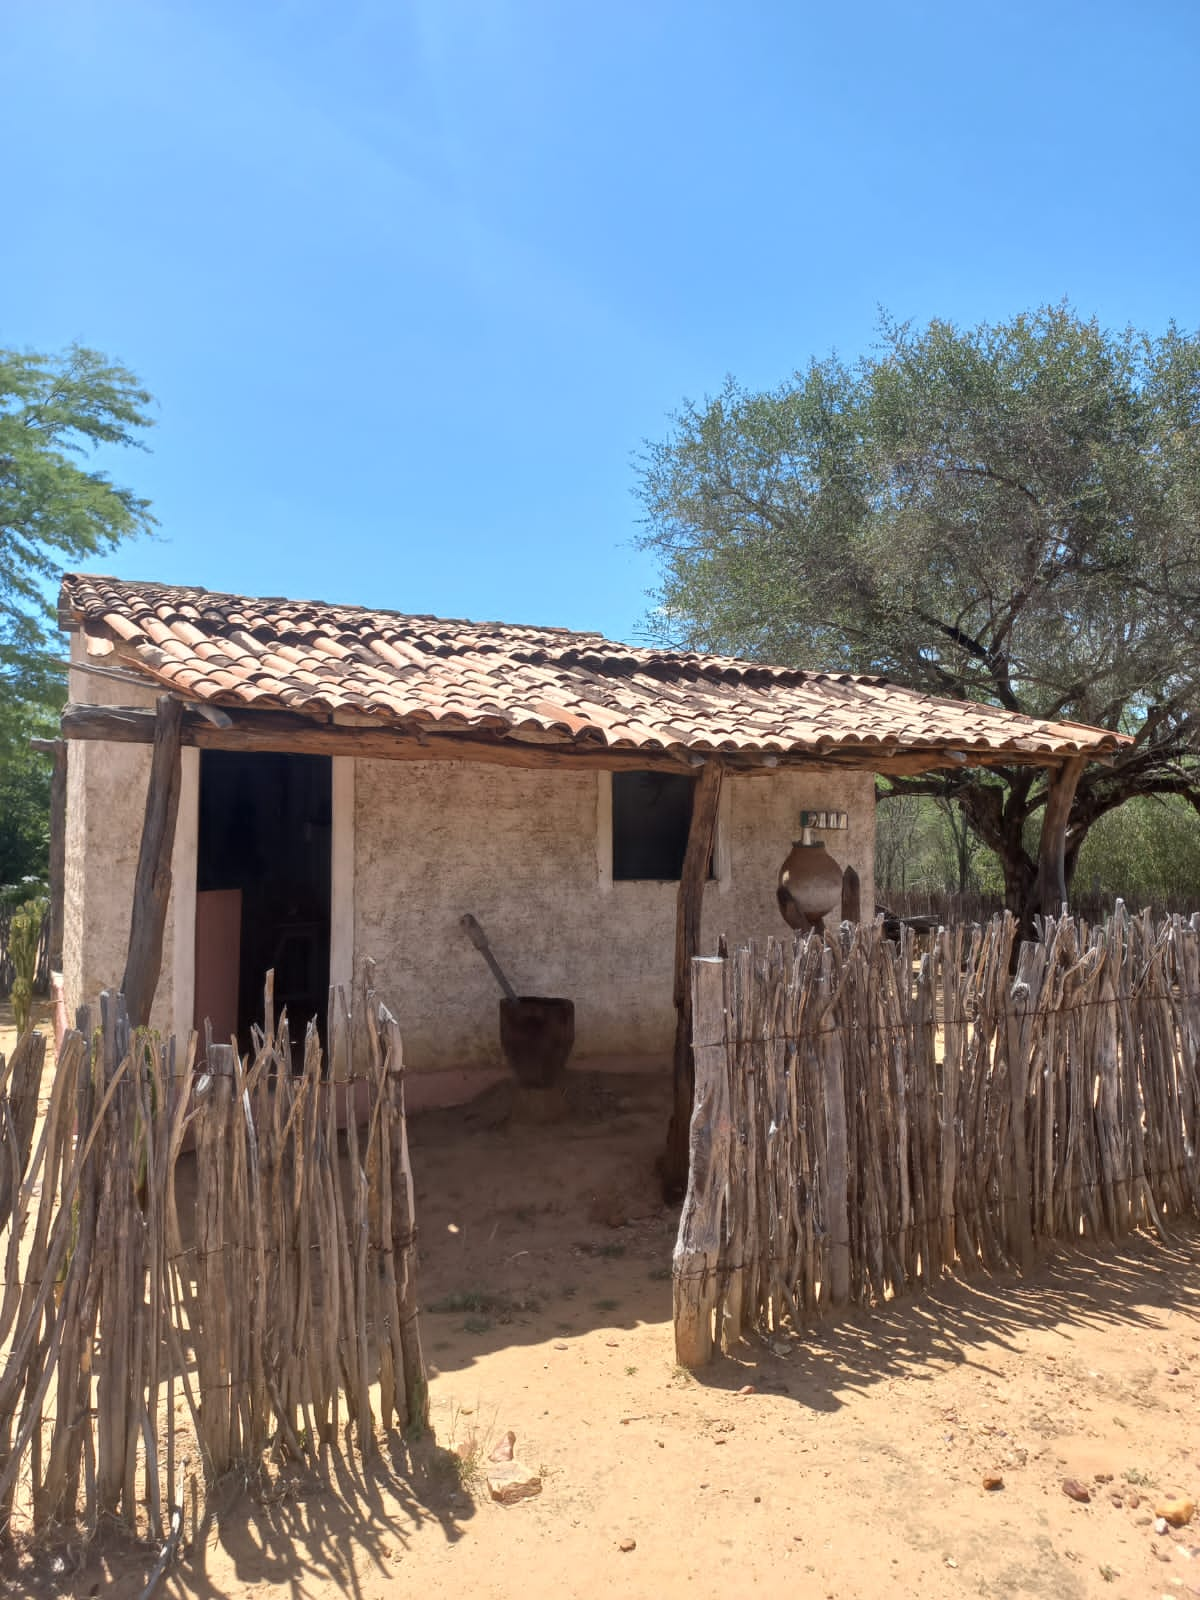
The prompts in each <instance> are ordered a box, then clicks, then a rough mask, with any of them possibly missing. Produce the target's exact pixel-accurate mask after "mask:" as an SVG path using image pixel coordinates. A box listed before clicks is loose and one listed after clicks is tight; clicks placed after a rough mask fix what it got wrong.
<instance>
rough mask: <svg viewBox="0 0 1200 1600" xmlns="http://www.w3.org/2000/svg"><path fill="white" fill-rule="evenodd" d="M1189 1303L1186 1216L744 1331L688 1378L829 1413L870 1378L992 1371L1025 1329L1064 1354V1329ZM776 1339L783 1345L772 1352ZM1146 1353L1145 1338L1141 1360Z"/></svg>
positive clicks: (1197, 1266)
mask: <svg viewBox="0 0 1200 1600" xmlns="http://www.w3.org/2000/svg"><path fill="white" fill-rule="evenodd" d="M1197 1309H1200V1229H1196V1228H1194V1227H1193V1226H1191V1225H1186V1226H1181V1227H1178V1228H1177V1229H1176V1230H1175V1232H1174V1233H1173V1236H1172V1239H1171V1242H1170V1243H1167V1244H1164V1243H1163V1242H1162V1241H1161V1240H1159V1239H1156V1238H1151V1237H1150V1236H1148V1235H1143V1234H1139V1235H1134V1236H1131V1237H1129V1238H1126V1239H1124V1240H1122V1241H1121V1243H1120V1244H1117V1245H1098V1246H1096V1247H1094V1248H1081V1249H1078V1250H1065V1251H1062V1252H1060V1253H1057V1254H1055V1255H1054V1256H1053V1257H1051V1258H1050V1259H1049V1260H1047V1261H1045V1262H1044V1263H1042V1264H1041V1265H1040V1266H1039V1267H1038V1268H1037V1269H1036V1270H1035V1271H1034V1272H1033V1273H1032V1274H1030V1276H1029V1277H1028V1278H1017V1277H1016V1276H1015V1275H1009V1274H1006V1273H998V1274H989V1273H983V1272H978V1273H975V1274H973V1275H971V1276H970V1277H965V1276H964V1277H956V1278H953V1279H946V1280H945V1281H944V1282H942V1283H941V1284H939V1285H938V1286H936V1287H935V1288H933V1289H931V1290H930V1291H929V1292H928V1293H923V1294H919V1295H914V1296H911V1297H908V1296H905V1297H903V1298H897V1299H894V1300H890V1301H888V1302H887V1303H885V1304H884V1305H882V1306H880V1307H878V1308H877V1309H872V1310H864V1309H861V1308H859V1309H855V1310H853V1311H847V1312H844V1313H840V1314H838V1315H837V1317H836V1320H835V1319H830V1320H829V1321H825V1322H818V1323H814V1324H813V1325H812V1326H811V1327H808V1328H806V1329H804V1330H803V1331H802V1332H800V1333H796V1334H792V1333H772V1334H769V1335H766V1336H763V1335H759V1334H751V1335H749V1336H748V1337H747V1338H746V1339H744V1340H743V1341H742V1342H741V1343H740V1344H739V1345H738V1346H737V1347H736V1348H735V1350H734V1351H733V1353H732V1355H731V1356H730V1357H729V1358H728V1359H725V1360H720V1359H718V1360H717V1361H715V1362H714V1363H713V1364H712V1365H711V1366H708V1367H704V1368H701V1369H699V1370H698V1371H696V1372H695V1373H694V1374H693V1376H694V1378H695V1379H696V1381H697V1382H698V1383H701V1384H703V1385H704V1386H706V1387H709V1388H713V1389H724V1390H737V1389H739V1388H741V1387H742V1386H743V1385H745V1384H746V1383H747V1382H754V1383H756V1385H757V1386H758V1387H760V1388H762V1389H764V1390H770V1391H772V1392H775V1393H780V1394H785V1395H789V1396H790V1397H791V1398H792V1399H793V1400H795V1401H796V1403H797V1404H798V1405H799V1406H801V1407H803V1408H805V1409H808V1410H814V1411H836V1410H838V1409H839V1408H840V1407H841V1406H843V1405H845V1404H846V1403H847V1401H848V1399H849V1398H850V1397H851V1396H853V1395H854V1394H856V1393H862V1392H864V1391H865V1390H867V1389H869V1388H870V1387H871V1386H872V1385H874V1384H877V1383H880V1382H885V1381H889V1380H896V1379H900V1380H902V1381H909V1382H920V1383H930V1384H932V1383H934V1382H935V1381H936V1380H937V1377H938V1374H939V1372H943V1371H945V1370H946V1369H948V1368H951V1367H955V1366H960V1365H965V1366H972V1367H977V1368H979V1369H980V1370H982V1371H992V1370H993V1369H992V1367H991V1364H990V1358H989V1350H990V1349H995V1348H997V1347H998V1348H999V1350H1001V1351H1005V1352H1008V1353H1011V1354H1021V1353H1022V1352H1023V1350H1024V1345H1025V1341H1026V1339H1027V1338H1028V1337H1029V1336H1030V1335H1033V1334H1039V1333H1043V1334H1044V1333H1048V1332H1049V1333H1053V1334H1055V1335H1056V1336H1057V1339H1058V1341H1059V1343H1060V1345H1061V1351H1060V1352H1056V1353H1057V1354H1059V1358H1060V1359H1064V1360H1066V1359H1070V1357H1071V1354H1072V1350H1073V1345H1074V1342H1075V1331H1074V1330H1076V1329H1084V1328H1088V1327H1092V1328H1099V1327H1117V1326H1119V1327H1123V1328H1127V1329H1128V1330H1129V1333H1130V1336H1131V1337H1132V1338H1153V1337H1154V1336H1157V1335H1159V1334H1162V1333H1164V1332H1166V1331H1167V1316H1168V1315H1169V1314H1170V1313H1171V1312H1174V1311H1181V1312H1188V1313H1191V1314H1193V1315H1194V1314H1195V1313H1196V1311H1197ZM784 1345H786V1347H787V1353H786V1354H783V1355H778V1354H776V1351H777V1350H778V1349H781V1348H782V1346H784ZM1153 1361H1154V1357H1153V1355H1152V1353H1151V1350H1150V1348H1149V1347H1148V1349H1147V1365H1148V1366H1150V1365H1152V1364H1153Z"/></svg>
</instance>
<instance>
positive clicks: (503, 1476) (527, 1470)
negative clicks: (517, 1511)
mask: <svg viewBox="0 0 1200 1600" xmlns="http://www.w3.org/2000/svg"><path fill="white" fill-rule="evenodd" d="M487 1483H488V1490H489V1491H490V1493H491V1496H492V1499H493V1500H499V1502H500V1504H501V1505H503V1506H511V1505H515V1504H516V1502H517V1501H518V1500H529V1499H531V1498H532V1497H533V1496H534V1495H535V1494H541V1492H542V1480H541V1478H540V1477H539V1476H538V1474H537V1473H536V1472H534V1470H533V1469H532V1467H527V1466H525V1465H524V1464H523V1463H522V1462H520V1461H496V1462H493V1463H492V1465H491V1466H489V1467H488V1474H487Z"/></svg>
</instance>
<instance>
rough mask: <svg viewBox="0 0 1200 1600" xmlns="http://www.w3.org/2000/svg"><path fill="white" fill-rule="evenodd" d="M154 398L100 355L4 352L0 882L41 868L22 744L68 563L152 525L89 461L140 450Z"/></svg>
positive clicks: (42, 725)
mask: <svg viewBox="0 0 1200 1600" xmlns="http://www.w3.org/2000/svg"><path fill="white" fill-rule="evenodd" d="M150 405H151V398H150V396H149V394H147V392H146V391H145V390H144V389H143V388H141V387H140V385H139V384H138V382H137V379H136V378H135V377H134V375H133V374H132V373H131V372H129V371H127V370H126V368H124V367H123V366H120V365H119V364H118V363H116V362H113V361H110V360H109V359H108V358H107V357H106V356H103V355H101V354H100V353H99V352H98V351H95V350H88V349H85V348H83V347H82V346H78V345H76V346H72V347H71V348H70V349H69V350H67V351H66V352H64V353H63V354H61V355H53V356H51V355H40V354H35V353H33V352H29V351H20V350H7V349H0V882H4V881H9V879H10V878H20V877H24V876H26V875H29V874H34V875H40V874H42V873H43V872H44V870H45V831H46V808H47V805H48V796H49V775H48V772H46V771H43V768H44V767H45V761H44V758H35V757H33V756H32V755H30V753H29V751H28V739H29V736H30V735H31V734H34V733H42V732H46V731H48V730H49V728H50V727H52V725H53V722H54V720H55V719H56V716H57V710H58V707H59V705H60V704H61V702H62V697H63V693H64V685H63V674H62V671H61V668H60V667H59V666H58V665H57V664H56V662H57V658H58V655H59V650H60V648H61V647H60V646H59V645H58V643H57V641H56V638H55V634H54V627H53V623H54V612H53V606H52V601H53V598H54V591H55V589H56V587H57V584H58V580H59V578H60V577H61V575H62V572H63V570H64V568H66V567H67V566H71V565H76V564H84V563H87V562H89V561H91V560H93V559H94V558H95V557H97V556H99V555H102V554H104V553H105V552H107V551H109V550H111V549H112V548H113V547H114V546H116V545H117V544H119V543H121V542H122V541H123V540H125V539H128V538H131V537H133V536H134V535H136V534H139V533H145V532H148V531H149V530H150V529H151V528H152V527H153V526H154V518H153V517H152V515H151V513H150V505H149V501H147V500H145V499H142V498H141V497H140V496H138V495H136V494H135V493H134V492H133V491H132V490H131V489H126V488H122V487H120V486H119V485H117V484H115V483H113V482H112V480H111V479H110V477H109V476H108V473H107V472H106V471H105V470H103V468H102V467H101V466H99V465H97V464H96V462H95V460H94V457H95V456H96V454H97V453H99V454H100V458H101V460H103V459H104V458H105V456H106V455H107V453H108V452H109V451H111V450H112V449H114V448H118V447H122V446H125V447H133V448H141V447H142V443H143V441H142V435H143V433H144V431H145V430H146V429H147V428H149V427H150V426H151V425H152V420H153V419H152V418H151V416H150V409H149V408H150Z"/></svg>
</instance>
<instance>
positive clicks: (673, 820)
mask: <svg viewBox="0 0 1200 1600" xmlns="http://www.w3.org/2000/svg"><path fill="white" fill-rule="evenodd" d="M694 793H695V782H694V780H693V779H692V778H689V777H686V776H685V775H683V774H680V773H674V772H614V773H613V775H612V875H613V879H614V880H615V881H617V882H620V881H629V880H630V879H638V878H650V879H657V880H658V881H660V882H661V881H664V880H665V881H667V882H672V881H673V882H678V880H679V877H680V875H681V874H682V872H683V857H684V853H685V851H686V850H687V839H688V829H689V828H690V827H691V824H692V796H693V794H694ZM708 875H709V877H711V876H712V863H711V861H710V863H709V874H708Z"/></svg>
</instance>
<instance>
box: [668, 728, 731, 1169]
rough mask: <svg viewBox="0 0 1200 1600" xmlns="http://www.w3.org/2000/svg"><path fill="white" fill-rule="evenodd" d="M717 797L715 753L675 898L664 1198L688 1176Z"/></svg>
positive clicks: (696, 805) (703, 776)
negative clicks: (695, 1003) (696, 1003)
mask: <svg viewBox="0 0 1200 1600" xmlns="http://www.w3.org/2000/svg"><path fill="white" fill-rule="evenodd" d="M720 800H721V763H720V761H719V760H718V759H717V758H716V757H715V756H713V757H711V758H710V759H709V760H708V762H707V763H706V764H705V766H704V768H703V769H702V771H701V773H700V776H699V778H698V779H697V780H696V788H695V793H694V794H693V796H692V820H691V824H690V826H689V828H688V838H687V849H686V850H685V852H684V857H683V871H682V872H681V873H680V875H679V894H678V897H677V899H676V902H675V989H674V997H675V1054H674V1085H675V1100H674V1107H673V1110H672V1112H671V1123H670V1126H669V1127H668V1129H667V1146H666V1149H665V1150H664V1151H663V1155H662V1164H661V1170H662V1182H663V1194H664V1196H665V1197H666V1198H667V1199H668V1200H678V1199H680V1198H681V1197H682V1195H683V1193H684V1190H685V1189H686V1188H687V1182H688V1130H689V1128H690V1126H691V1121H692V1099H693V1096H694V1094H695V1086H696V1067H695V1062H694V1061H693V1059H692V961H693V959H694V958H695V957H696V956H697V955H698V954H699V951H700V915H701V912H702V911H703V909H704V884H705V880H706V879H707V877H708V864H709V862H710V860H711V859H712V851H713V840H714V838H715V836H716V831H717V807H718V805H719V804H720Z"/></svg>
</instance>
